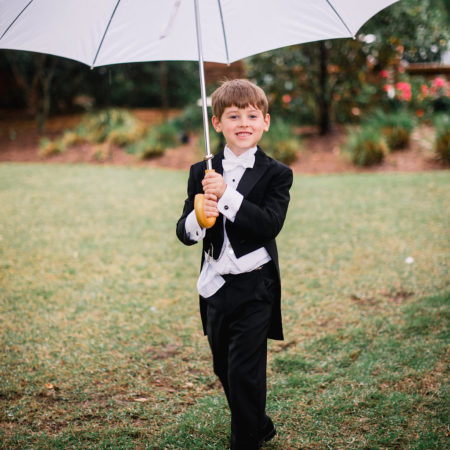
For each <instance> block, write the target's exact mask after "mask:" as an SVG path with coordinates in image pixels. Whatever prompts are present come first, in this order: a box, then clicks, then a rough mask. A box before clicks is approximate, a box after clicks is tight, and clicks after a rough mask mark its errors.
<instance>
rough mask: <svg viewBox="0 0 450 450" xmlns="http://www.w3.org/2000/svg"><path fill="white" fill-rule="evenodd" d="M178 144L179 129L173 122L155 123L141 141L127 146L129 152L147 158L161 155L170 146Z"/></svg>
mask: <svg viewBox="0 0 450 450" xmlns="http://www.w3.org/2000/svg"><path fill="white" fill-rule="evenodd" d="M177 144H178V130H177V127H176V126H175V125H174V124H173V122H166V123H163V124H161V125H155V126H153V127H152V128H150V129H149V131H148V133H147V134H146V135H145V136H144V137H143V138H142V139H141V140H139V141H137V142H135V143H133V144H131V145H129V146H127V152H128V153H133V154H135V155H138V156H139V157H140V158H143V159H147V158H153V157H155V156H160V155H162V154H163V153H164V150H165V149H166V148H169V147H175V146H176V145H177Z"/></svg>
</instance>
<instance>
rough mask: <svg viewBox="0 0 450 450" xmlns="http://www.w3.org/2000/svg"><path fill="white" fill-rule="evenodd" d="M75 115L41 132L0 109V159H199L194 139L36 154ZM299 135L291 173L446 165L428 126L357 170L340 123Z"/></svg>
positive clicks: (155, 119) (175, 162)
mask: <svg viewBox="0 0 450 450" xmlns="http://www.w3.org/2000/svg"><path fill="white" fill-rule="evenodd" d="M134 113H135V115H136V116H137V117H138V118H139V119H140V120H142V121H143V122H145V123H146V124H148V125H151V124H155V123H160V122H161V112H160V111H159V110H137V111H134ZM174 113H176V112H174ZM172 114H173V113H172ZM80 118H81V116H80V115H67V116H60V117H53V118H50V119H49V120H48V123H47V131H46V133H44V135H40V134H39V133H38V131H37V129H36V125H35V122H34V121H33V120H27V119H23V117H22V116H21V115H17V116H14V115H11V114H8V115H6V114H5V113H0V124H1V126H0V162H4V161H10V162H49V163H92V164H112V165H141V166H142V165H144V166H145V165H148V166H151V167H167V168H172V169H180V170H187V169H188V168H189V166H190V165H191V164H193V163H194V162H196V161H199V160H200V159H201V158H202V151H201V150H199V145H198V142H197V138H195V137H193V138H192V139H191V140H190V142H189V143H188V144H185V145H180V146H179V147H177V148H174V149H168V150H166V152H165V153H164V155H162V156H159V157H155V158H153V159H149V160H141V159H139V158H137V157H136V156H134V155H131V154H128V153H126V152H125V151H124V150H123V149H121V148H120V147H118V146H116V145H112V146H111V147H110V149H109V151H108V152H107V154H103V153H102V149H101V146H98V145H91V144H87V143H83V144H78V145H76V146H72V147H69V148H67V149H66V150H65V151H64V152H62V153H59V154H56V155H52V156H49V157H45V158H43V157H42V156H40V154H39V140H40V138H41V137H43V136H45V137H48V138H55V137H57V136H59V135H60V134H61V133H62V131H63V130H65V129H67V128H71V127H74V126H75V125H76V124H77V123H78V122H79V120H80ZM299 133H300V135H301V137H302V146H301V149H299V152H298V153H297V159H296V161H294V162H293V163H292V164H291V167H292V169H293V170H294V172H295V173H305V174H314V173H322V174H324V173H343V172H384V171H388V172H392V171H399V172H419V171H425V170H439V169H448V166H445V165H442V164H440V163H439V162H438V161H436V159H435V157H434V153H433V148H432V147H433V138H434V130H433V128H431V127H430V126H426V125H422V126H419V127H417V128H416V129H415V130H414V132H413V134H412V139H411V144H410V146H409V147H408V148H407V149H403V150H400V151H396V152H394V153H391V154H390V155H388V156H387V158H386V159H385V160H384V162H383V163H382V164H380V165H377V166H373V167H371V168H357V167H355V166H354V165H353V164H352V163H351V162H350V161H348V159H346V158H345V157H344V156H343V155H342V152H341V144H342V143H343V141H344V139H345V135H346V133H345V129H344V128H342V127H336V128H335V130H334V131H333V132H332V133H331V134H329V135H327V136H319V135H318V134H317V132H316V130H315V129H314V128H313V127H302V128H300V129H299Z"/></svg>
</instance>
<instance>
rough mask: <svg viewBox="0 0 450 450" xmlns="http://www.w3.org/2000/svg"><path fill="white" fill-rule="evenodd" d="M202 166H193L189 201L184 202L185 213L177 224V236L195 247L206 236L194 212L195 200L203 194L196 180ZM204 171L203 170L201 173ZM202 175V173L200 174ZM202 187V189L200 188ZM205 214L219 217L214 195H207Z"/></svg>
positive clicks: (189, 182) (190, 176) (188, 189)
mask: <svg viewBox="0 0 450 450" xmlns="http://www.w3.org/2000/svg"><path fill="white" fill-rule="evenodd" d="M199 167H200V166H192V167H191V170H190V173H189V179H188V187H187V193H188V196H187V199H186V200H185V202H184V208H183V213H182V215H181V217H180V219H179V220H178V223H177V236H178V239H180V241H181V242H183V243H184V244H186V245H193V244H195V243H196V242H198V241H200V240H202V239H203V238H204V237H205V234H206V228H203V227H201V226H200V225H199V223H198V221H197V218H196V215H195V211H194V198H195V195H196V194H198V193H199V192H202V189H201V184H199V183H198V182H197V181H196V180H197V179H199V178H200V177H199V174H197V172H199V170H196V169H198V168H199ZM203 170H204V169H201V173H204V172H203ZM199 173H200V172H199ZM199 186H200V187H199ZM205 213H207V216H213V215H214V216H216V217H217V216H218V215H219V213H218V211H217V197H216V196H215V195H212V194H205Z"/></svg>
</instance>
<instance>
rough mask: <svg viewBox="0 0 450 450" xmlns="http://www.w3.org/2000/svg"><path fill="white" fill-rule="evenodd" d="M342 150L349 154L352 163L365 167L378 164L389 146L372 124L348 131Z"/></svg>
mask: <svg viewBox="0 0 450 450" xmlns="http://www.w3.org/2000/svg"><path fill="white" fill-rule="evenodd" d="M344 152H345V153H346V154H348V155H349V157H350V159H351V161H352V162H353V164H355V165H357V166H362V167H366V166H373V165H375V164H380V163H381V162H382V161H383V159H384V157H385V155H386V154H387V153H388V152H389V148H388V146H387V144H386V140H385V138H384V136H383V135H382V134H381V132H380V130H378V129H377V128H374V127H372V126H362V127H361V128H360V129H357V130H354V129H353V130H350V131H349V134H348V137H347V141H346V143H345V145H344Z"/></svg>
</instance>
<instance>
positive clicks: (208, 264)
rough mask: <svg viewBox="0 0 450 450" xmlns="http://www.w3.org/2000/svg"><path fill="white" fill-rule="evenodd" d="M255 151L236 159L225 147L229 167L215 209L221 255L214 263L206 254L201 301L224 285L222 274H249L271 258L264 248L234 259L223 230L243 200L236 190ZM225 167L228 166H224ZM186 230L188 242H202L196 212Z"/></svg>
mask: <svg viewBox="0 0 450 450" xmlns="http://www.w3.org/2000/svg"><path fill="white" fill-rule="evenodd" d="M256 150H257V147H252V148H251V149H249V150H247V151H246V152H245V153H243V154H242V155H240V156H236V155H235V154H234V153H233V152H232V151H231V150H230V149H229V148H228V147H227V146H225V151H224V161H225V160H227V161H229V164H228V166H230V167H229V168H227V169H224V174H223V178H224V180H225V183H226V184H227V188H226V189H225V192H224V193H223V195H222V197H221V198H220V199H219V201H218V202H217V209H218V210H219V212H220V213H222V215H223V227H224V230H223V231H224V239H223V246H222V249H221V252H220V256H219V258H218V259H217V260H215V259H214V258H212V257H211V256H210V255H208V254H207V253H205V262H204V264H203V267H202V271H201V273H200V277H199V279H198V282H197V289H198V292H199V294H200V295H201V296H202V297H204V298H208V297H211V295H213V294H215V293H216V292H217V291H218V290H219V289H220V288H221V287H222V286H223V284H224V283H225V280H224V279H223V277H221V275H225V274H239V273H244V272H251V271H253V270H255V269H256V268H258V267H259V266H262V265H263V264H265V263H267V262H269V261H270V259H271V258H270V256H269V254H268V253H267V250H266V249H265V248H264V247H260V248H259V249H257V250H255V251H253V252H251V253H248V254H246V255H243V256H241V257H240V258H237V257H236V255H235V254H234V251H233V248H232V246H231V243H230V241H229V239H228V236H227V233H226V229H225V222H226V221H227V220H229V221H230V222H234V219H235V217H236V214H237V212H238V211H239V208H240V207H241V203H242V200H243V199H244V197H243V195H242V194H241V193H239V192H238V191H237V190H236V188H237V186H238V184H239V182H240V180H241V178H242V175H244V172H245V170H246V168H247V167H253V164H254V159H255V156H254V155H255V153H256ZM244 161H245V162H244ZM241 162H242V163H241ZM241 164H242V165H241ZM225 167H227V164H224V168H225ZM255 225H256V224H255ZM185 229H186V234H187V235H188V237H189V239H192V240H193V241H199V240H201V239H203V238H204V237H205V234H206V229H205V228H202V227H201V226H200V225H199V224H198V222H197V218H196V217H195V211H192V212H191V213H190V214H189V215H188V216H187V218H186V222H185Z"/></svg>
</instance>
